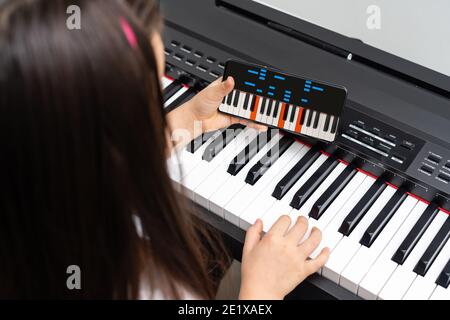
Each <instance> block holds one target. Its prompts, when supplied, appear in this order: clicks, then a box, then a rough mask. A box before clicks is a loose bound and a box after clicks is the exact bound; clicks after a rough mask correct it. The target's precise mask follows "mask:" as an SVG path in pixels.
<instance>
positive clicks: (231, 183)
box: [209, 133, 281, 218]
mask: <svg viewBox="0 0 450 320" xmlns="http://www.w3.org/2000/svg"><path fill="white" fill-rule="evenodd" d="M280 138H281V135H280V134H278V133H277V134H276V135H275V136H274V137H273V138H272V139H270V141H269V142H268V143H267V144H266V145H265V146H264V147H263V148H261V150H260V151H259V152H258V153H257V154H256V155H255V156H254V157H253V158H252V159H251V160H250V161H249V163H247V165H246V166H245V167H244V168H242V169H241V170H240V171H239V173H238V174H237V175H236V176H231V177H230V179H229V180H228V181H227V183H226V184H224V185H222V187H220V188H219V189H218V190H217V191H216V192H215V193H214V194H213V195H212V196H211V197H210V198H209V209H210V210H211V211H212V212H214V213H215V214H217V215H219V216H221V217H223V218H224V208H225V206H226V205H227V204H228V203H229V202H230V201H231V199H233V197H234V196H235V195H236V194H238V193H239V192H241V190H242V189H243V188H244V186H245V185H246V183H245V177H246V176H247V173H248V171H249V169H250V168H251V167H253V166H254V165H255V164H256V163H257V162H258V161H259V160H260V159H261V158H262V157H263V156H264V155H265V154H266V153H267V152H268V151H269V150H270V149H271V148H272V147H273V146H274V145H275V144H276V143H278V141H279V139H280Z"/></svg>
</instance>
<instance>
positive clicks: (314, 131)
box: [309, 111, 320, 137]
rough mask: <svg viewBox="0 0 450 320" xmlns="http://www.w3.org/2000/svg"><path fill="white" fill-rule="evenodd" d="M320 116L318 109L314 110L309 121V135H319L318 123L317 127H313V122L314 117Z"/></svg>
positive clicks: (314, 120)
mask: <svg viewBox="0 0 450 320" xmlns="http://www.w3.org/2000/svg"><path fill="white" fill-rule="evenodd" d="M318 118H320V113H319V112H318V111H314V113H313V118H312V121H311V129H310V131H309V135H310V136H312V137H318V136H319V124H317V128H314V123H315V122H316V119H318Z"/></svg>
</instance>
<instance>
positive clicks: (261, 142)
mask: <svg viewBox="0 0 450 320" xmlns="http://www.w3.org/2000/svg"><path fill="white" fill-rule="evenodd" d="M162 86H163V88H164V93H165V97H164V100H165V102H167V103H166V106H167V108H174V107H176V106H177V105H178V104H181V103H182V102H183V101H187V100H188V99H189V98H190V97H192V95H193V94H195V92H193V91H192V90H191V89H189V88H187V87H185V86H183V85H181V84H180V83H178V82H177V81H174V80H173V79H169V78H164V79H163V80H162ZM180 90H181V91H180ZM233 94H234V93H233ZM173 97H176V98H175V99H174V98H173ZM245 99H246V98H245V97H244V98H240V100H244V101H245ZM248 99H249V100H251V97H248ZM170 101H172V102H171V103H170ZM242 109H243V110H246V109H244V107H243V105H242ZM257 110H259V109H257ZM250 111H251V110H250ZM246 112H247V110H246ZM319 122H320V121H319ZM180 167H181V171H180V170H179V169H180ZM168 170H169V174H170V177H171V179H172V180H173V182H174V184H175V186H176V188H177V189H178V190H179V191H183V192H184V193H185V194H186V195H187V196H188V197H189V198H191V199H192V200H193V201H194V202H196V203H198V204H199V205H201V206H203V207H205V208H207V209H208V210H209V211H210V212H212V213H213V214H216V215H217V216H219V217H221V218H223V219H226V220H227V221H229V222H230V223H233V224H234V225H236V226H238V227H240V228H242V229H243V230H246V229H247V228H248V227H249V226H250V225H251V224H253V223H254V222H255V220H256V219H258V218H259V219H262V221H263V223H264V231H267V230H268V229H269V228H270V227H271V226H272V224H273V223H274V222H275V221H276V220H277V219H278V218H279V217H280V216H281V215H282V214H288V215H289V216H290V217H291V218H292V220H293V221H294V220H295V219H296V218H297V217H298V216H304V217H306V218H307V219H308V221H309V230H308V234H309V232H310V230H311V228H312V227H313V226H316V227H318V228H319V229H320V230H322V233H323V239H322V242H321V244H320V246H319V248H317V250H316V251H315V252H313V253H312V255H311V257H315V256H316V255H317V254H318V252H320V250H321V248H323V247H324V246H327V247H329V248H330V249H331V256H330V259H329V260H328V262H327V263H326V265H325V266H324V267H323V268H322V269H321V270H320V272H319V273H320V274H321V275H322V276H323V277H326V278H328V279H330V280H331V281H334V282H335V283H336V284H338V285H339V286H341V287H344V288H346V289H347V290H349V291H351V292H353V293H354V294H356V295H358V296H360V297H361V298H364V299H432V300H433V299H436V300H437V299H439V300H440V299H445V300H449V299H450V288H449V284H450V241H448V239H449V237H450V216H449V213H448V212H446V211H445V210H444V209H442V208H439V206H438V205H436V204H434V203H428V202H425V201H424V200H422V199H420V198H418V197H416V196H414V195H413V194H411V193H409V192H408V191H407V190H405V189H403V188H397V187H394V186H393V185H391V184H389V183H388V181H385V180H384V178H383V176H381V177H374V176H372V175H370V174H368V173H366V172H365V171H363V170H361V169H359V168H357V167H355V166H354V165H353V164H351V163H350V164H349V163H346V162H344V161H342V160H341V159H338V158H337V157H335V156H334V155H330V154H327V153H325V152H324V151H323V150H320V148H319V147H318V146H310V145H307V144H304V143H302V142H300V141H298V140H296V139H293V138H292V137H290V136H288V135H283V134H282V133H280V132H279V131H278V130H269V131H268V132H264V133H260V132H257V131H255V130H254V129H251V128H246V127H245V126H243V125H241V124H234V125H232V126H230V127H229V128H226V129H222V130H218V131H216V132H210V133H205V134H203V135H202V136H200V137H198V138H197V139H195V140H194V141H192V142H191V143H190V144H189V145H188V146H187V147H186V148H183V149H182V150H180V151H179V152H178V153H177V154H173V155H172V157H171V158H170V159H169V160H168ZM306 236H307V235H306ZM306 236H305V237H306Z"/></svg>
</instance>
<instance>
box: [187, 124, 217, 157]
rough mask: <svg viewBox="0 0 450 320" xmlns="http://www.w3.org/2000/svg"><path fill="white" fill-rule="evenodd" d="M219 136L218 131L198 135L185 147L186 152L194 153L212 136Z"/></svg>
mask: <svg viewBox="0 0 450 320" xmlns="http://www.w3.org/2000/svg"><path fill="white" fill-rule="evenodd" d="M218 134H220V130H215V131H209V132H205V133H203V134H201V135H199V136H198V137H197V138H195V139H194V140H192V141H191V142H189V144H188V145H187V146H186V150H187V151H188V152H190V153H194V152H196V151H197V150H198V149H199V148H200V147H201V146H202V145H203V144H204V143H205V142H206V141H208V140H209V139H210V138H212V137H213V136H214V135H218Z"/></svg>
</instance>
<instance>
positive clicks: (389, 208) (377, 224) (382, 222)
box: [360, 188, 408, 247]
mask: <svg viewBox="0 0 450 320" xmlns="http://www.w3.org/2000/svg"><path fill="white" fill-rule="evenodd" d="M407 196H408V194H407V193H406V190H405V189H403V188H399V189H397V191H396V192H395V194H394V196H393V197H392V198H391V199H390V200H389V202H388V203H387V204H386V206H385V207H384V208H383V210H381V212H380V214H379V215H378V216H377V217H376V218H375V220H374V221H373V222H372V223H371V224H370V226H369V227H368V228H367V230H366V231H365V232H364V235H363V236H362V238H361V241H360V243H361V244H362V245H364V246H366V247H370V246H371V245H372V243H373V242H374V241H375V239H376V238H377V237H378V235H379V234H380V232H381V231H382V230H383V228H384V227H385V226H386V224H387V223H388V222H389V220H390V219H391V218H392V216H393V215H394V213H395V212H396V211H397V209H398V208H399V207H400V206H401V205H402V203H403V201H405V199H406V197H407Z"/></svg>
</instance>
